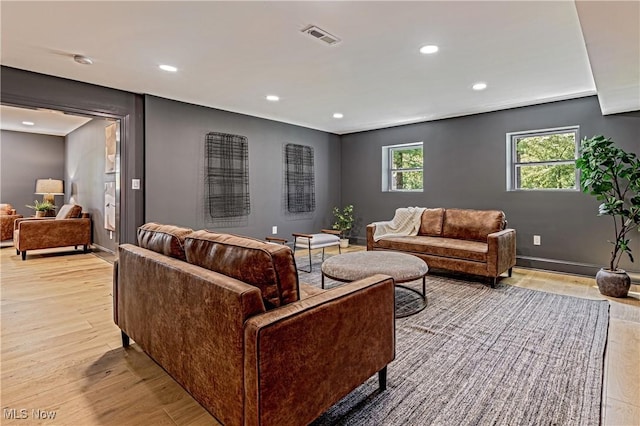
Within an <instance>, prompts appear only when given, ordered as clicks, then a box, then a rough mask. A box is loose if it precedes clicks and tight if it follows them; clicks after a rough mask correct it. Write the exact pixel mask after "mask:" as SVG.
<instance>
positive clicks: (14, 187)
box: [0, 130, 67, 217]
mask: <svg viewBox="0 0 640 426" xmlns="http://www.w3.org/2000/svg"><path fill="white" fill-rule="evenodd" d="M64 156H65V146H64V137H62V136H51V135H40V134H37V133H24V132H13V131H8V130H2V133H1V135H0V200H1V202H3V203H9V204H11V205H12V206H13V208H15V209H16V210H17V212H18V213H20V214H21V215H23V216H24V217H29V216H32V215H33V214H34V211H33V210H32V209H30V208H28V207H26V204H29V205H33V201H34V200H38V201H42V195H35V194H34V191H35V183H36V179H43V178H45V179H46V178H52V179H64ZM65 199H67V194H66V193H65V196H64V197H63V196H62V195H56V196H55V200H56V205H57V206H58V207H60V206H62V204H64V201H65Z"/></svg>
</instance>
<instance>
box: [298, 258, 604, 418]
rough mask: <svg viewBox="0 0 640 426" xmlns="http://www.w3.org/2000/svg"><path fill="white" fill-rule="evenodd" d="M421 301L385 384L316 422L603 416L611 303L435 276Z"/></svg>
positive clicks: (360, 392) (400, 325)
mask: <svg viewBox="0 0 640 426" xmlns="http://www.w3.org/2000/svg"><path fill="white" fill-rule="evenodd" d="M307 266H308V264H307ZM319 266H320V265H319V263H318V265H317V266H316V265H314V270H313V273H312V274H307V273H304V272H300V281H302V282H306V283H309V284H316V283H317V285H318V286H319V279H320V278H319V277H320V267H319ZM303 267H304V266H303ZM331 284H332V285H342V284H340V283H335V282H333V283H331ZM409 285H410V286H412V287H414V288H416V289H418V288H419V286H420V281H415V282H413V283H409ZM330 286H331V285H329V287H330ZM427 298H428V306H427V308H426V309H425V310H423V311H422V312H420V313H418V314H416V315H413V316H410V317H407V318H403V319H398V320H396V359H395V360H394V361H393V362H392V363H391V364H390V365H389V368H388V384H387V390H386V391H385V392H382V393H380V392H379V391H378V380H377V375H376V376H374V377H372V378H371V379H369V380H368V381H367V382H365V383H364V384H363V385H361V386H360V387H358V388H356V389H355V390H354V391H353V392H352V393H350V394H349V395H347V396H346V397H345V398H343V399H342V400H341V401H339V402H338V403H337V404H336V405H334V406H333V407H332V408H330V409H329V410H328V411H327V412H325V413H324V414H323V415H322V416H321V417H320V418H318V419H317V420H316V421H315V422H314V425H335V424H338V425H597V424H599V423H600V411H601V405H602V379H603V366H604V351H605V346H606V340H607V331H608V324H609V302H607V301H594V300H586V299H579V298H575V297H570V296H561V295H555V294H550V293H544V292H540V291H534V290H528V289H523V288H518V287H513V286H509V285H500V284H499V285H498V287H497V288H496V289H492V288H490V287H488V286H487V285H485V284H482V283H479V282H472V281H466V280H462V279H458V277H456V278H452V277H447V276H433V275H427Z"/></svg>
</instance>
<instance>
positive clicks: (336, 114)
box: [333, 112, 344, 118]
mask: <svg viewBox="0 0 640 426" xmlns="http://www.w3.org/2000/svg"><path fill="white" fill-rule="evenodd" d="M342 117H344V114H342V113H341V112H336V113H334V114H333V118H342Z"/></svg>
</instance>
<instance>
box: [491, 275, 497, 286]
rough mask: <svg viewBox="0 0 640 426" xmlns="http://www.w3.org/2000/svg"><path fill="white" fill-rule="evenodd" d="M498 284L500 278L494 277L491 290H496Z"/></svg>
mask: <svg viewBox="0 0 640 426" xmlns="http://www.w3.org/2000/svg"><path fill="white" fill-rule="evenodd" d="M497 282H498V277H493V281H491V288H496V284H497Z"/></svg>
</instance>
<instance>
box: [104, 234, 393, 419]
mask: <svg viewBox="0 0 640 426" xmlns="http://www.w3.org/2000/svg"><path fill="white" fill-rule="evenodd" d="M138 244H139V245H138V246H136V245H132V244H122V245H120V247H119V259H118V261H117V262H116V267H115V270H114V289H113V296H114V319H115V322H116V324H117V325H118V326H119V327H120V328H121V330H122V338H123V345H124V346H125V347H126V346H127V345H128V344H129V337H131V338H132V339H133V340H135V342H136V343H137V344H138V345H139V346H140V347H141V348H142V349H143V350H144V351H145V352H146V353H147V354H148V355H149V356H150V357H151V358H153V359H154V360H155V361H156V362H157V363H158V364H159V365H160V366H161V367H162V368H163V369H164V370H165V371H167V372H168V373H169V374H170V375H171V376H172V377H173V378H174V379H175V380H176V381H177V382H178V383H179V384H180V385H182V386H183V387H184V388H185V389H186V390H187V391H188V392H189V393H190V394H191V395H192V396H193V397H194V398H195V399H196V400H197V401H198V402H200V404H202V406H203V407H204V408H205V409H207V410H208V411H209V412H210V413H211V414H212V415H213V416H214V417H215V418H216V419H217V420H218V421H220V422H221V423H223V424H225V425H279V426H284V425H303V424H308V423H310V422H311V421H312V420H313V419H315V418H316V417H317V416H319V415H320V414H321V413H323V412H324V411H325V410H327V409H328V408H329V407H330V406H331V405H333V404H335V403H336V402H337V401H338V400H339V399H341V398H342V397H344V396H345V395H346V394H348V393H349V392H351V391H352V390H353V389H355V388H356V387H357V386H359V385H360V384H361V383H363V382H364V381H365V380H367V379H368V378H369V377H371V376H372V375H374V374H375V373H379V379H380V386H381V388H382V389H384V387H385V386H386V384H385V383H386V366H387V364H388V363H389V362H391V361H392V360H393V358H394V356H395V327H394V289H393V280H392V279H391V278H390V277H388V276H386V275H375V276H372V277H370V278H367V279H364V280H360V281H355V282H352V283H348V284H345V285H342V286H339V287H336V288H333V289H330V290H327V291H320V290H319V289H315V288H313V289H312V288H311V287H310V286H307V285H305V284H301V283H299V282H298V275H297V270H296V266H295V261H294V258H293V254H292V251H291V249H290V248H289V247H287V246H284V245H279V244H273V243H268V242H264V241H261V240H255V239H252V238H247V237H240V236H235V235H229V234H218V233H213V232H209V231H196V232H192V231H191V230H190V229H185V228H178V227H175V226H170V225H160V224H154V223H149V224H146V225H144V226H142V227H141V228H140V229H139V230H138Z"/></svg>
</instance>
